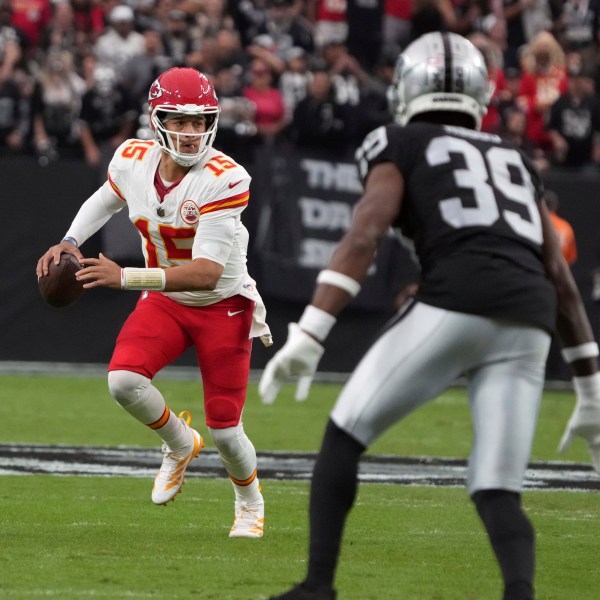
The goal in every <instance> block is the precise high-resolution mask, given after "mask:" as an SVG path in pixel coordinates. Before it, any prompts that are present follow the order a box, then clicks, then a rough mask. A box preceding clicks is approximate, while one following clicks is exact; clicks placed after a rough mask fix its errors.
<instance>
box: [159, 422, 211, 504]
mask: <svg viewBox="0 0 600 600" xmlns="http://www.w3.org/2000/svg"><path fill="white" fill-rule="evenodd" d="M184 416H185V418H184ZM179 418H180V419H181V420H182V421H184V423H185V425H186V428H187V429H189V430H190V432H191V433H192V439H191V440H190V443H189V445H188V446H186V447H184V448H182V449H181V450H178V451H177V452H173V451H172V450H171V448H169V446H168V444H163V446H162V453H163V461H162V465H161V466H160V470H159V471H158V473H157V474H156V478H155V479H154V487H153V488H152V502H154V504H162V505H164V504H167V502H169V501H171V500H173V499H174V498H175V496H177V494H179V492H181V488H182V486H183V484H184V482H185V479H184V474H185V470H186V469H187V466H188V464H189V463H190V461H191V460H192V459H193V458H196V457H197V456H198V454H200V450H201V449H202V448H204V440H203V439H202V436H201V435H200V434H199V433H198V432H197V431H196V430H195V429H192V428H191V427H189V424H190V422H191V420H192V417H191V415H190V413H189V412H187V411H183V412H180V413H179Z"/></svg>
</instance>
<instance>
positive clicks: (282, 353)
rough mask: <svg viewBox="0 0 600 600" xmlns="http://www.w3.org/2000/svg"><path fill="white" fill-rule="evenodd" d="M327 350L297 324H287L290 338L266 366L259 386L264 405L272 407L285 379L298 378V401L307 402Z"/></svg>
mask: <svg viewBox="0 0 600 600" xmlns="http://www.w3.org/2000/svg"><path fill="white" fill-rule="evenodd" d="M324 350H325V349H324V348H323V346H322V345H321V344H319V342H317V340H315V338H313V337H312V336H310V335H308V333H306V332H304V331H303V330H302V329H300V327H299V326H298V324H297V323H289V324H288V338H287V341H286V342H285V344H284V345H283V347H282V348H281V350H279V351H278V352H277V353H276V354H275V356H273V358H272V359H271V360H270V361H269V362H268V363H267V366H266V367H265V370H264V371H263V374H262V377H261V378H260V382H259V384H258V392H259V394H260V397H261V399H262V401H263V403H264V404H273V402H275V399H276V398H277V395H278V394H279V389H280V388H281V386H282V384H283V383H285V381H286V380H288V379H290V378H292V377H294V378H295V377H297V378H298V384H297V386H296V400H306V397H307V396H308V392H309V390H310V386H311V383H312V380H313V377H314V376H315V372H316V370H317V365H318V364H319V360H321V356H323V352H324Z"/></svg>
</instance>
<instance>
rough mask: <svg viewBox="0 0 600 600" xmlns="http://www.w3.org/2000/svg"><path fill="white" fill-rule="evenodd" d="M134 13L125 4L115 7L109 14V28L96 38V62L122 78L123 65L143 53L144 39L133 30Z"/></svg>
mask: <svg viewBox="0 0 600 600" xmlns="http://www.w3.org/2000/svg"><path fill="white" fill-rule="evenodd" d="M134 17H135V15H134V12H133V10H132V9H131V8H130V7H129V6H127V5H126V4H119V5H118V6H115V7H114V8H113V9H112V10H111V11H110V14H109V27H108V28H107V30H106V31H105V32H104V33H103V34H102V35H101V36H100V37H99V38H98V41H97V42H96V44H95V46H94V52H95V54H96V57H97V58H98V61H99V62H100V63H101V64H102V65H103V66H105V67H111V68H112V69H114V71H115V73H116V74H117V78H120V77H121V76H122V72H121V71H122V69H123V67H124V65H125V63H126V62H127V61H128V60H129V59H130V58H132V57H135V56H141V55H142V54H143V53H144V37H143V36H142V34H141V33H139V32H138V31H135V30H134V28H133V27H134Z"/></svg>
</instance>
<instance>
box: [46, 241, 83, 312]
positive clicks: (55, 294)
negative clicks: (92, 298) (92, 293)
mask: <svg viewBox="0 0 600 600" xmlns="http://www.w3.org/2000/svg"><path fill="white" fill-rule="evenodd" d="M79 269H81V265H80V264H79V261H78V260H77V259H76V258H75V257H74V256H73V255H72V254H67V253H66V252H63V253H62V254H61V255H60V262H59V263H58V265H55V264H54V261H51V262H50V264H49V265H48V275H46V276H45V277H40V278H39V279H38V287H39V289H40V294H41V295H42V298H43V299H44V300H45V301H46V302H47V303H48V304H49V305H50V306H54V307H55V308H65V307H66V306H70V305H71V304H73V303H75V302H77V300H79V298H81V296H82V295H83V292H84V291H85V290H84V289H83V284H82V283H80V282H79V281H77V279H75V273H77V271H79Z"/></svg>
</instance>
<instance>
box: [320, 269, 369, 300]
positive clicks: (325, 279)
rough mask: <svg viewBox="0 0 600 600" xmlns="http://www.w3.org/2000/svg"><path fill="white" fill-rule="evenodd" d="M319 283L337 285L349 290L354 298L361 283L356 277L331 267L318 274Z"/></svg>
mask: <svg viewBox="0 0 600 600" xmlns="http://www.w3.org/2000/svg"><path fill="white" fill-rule="evenodd" d="M317 283H326V284H328V285H335V286H336V287H339V288H341V289H343V290H344V291H346V292H348V293H349V294H350V295H351V296H352V297H353V298H354V297H355V296H356V295H357V294H358V292H360V283H358V281H356V279H352V277H349V276H348V275H344V273H339V272H338V271H331V270H330V269H325V270H323V271H321V272H320V273H319V274H318V275H317Z"/></svg>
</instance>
